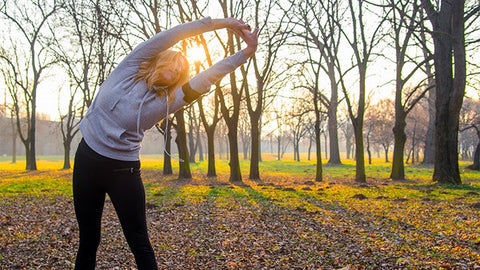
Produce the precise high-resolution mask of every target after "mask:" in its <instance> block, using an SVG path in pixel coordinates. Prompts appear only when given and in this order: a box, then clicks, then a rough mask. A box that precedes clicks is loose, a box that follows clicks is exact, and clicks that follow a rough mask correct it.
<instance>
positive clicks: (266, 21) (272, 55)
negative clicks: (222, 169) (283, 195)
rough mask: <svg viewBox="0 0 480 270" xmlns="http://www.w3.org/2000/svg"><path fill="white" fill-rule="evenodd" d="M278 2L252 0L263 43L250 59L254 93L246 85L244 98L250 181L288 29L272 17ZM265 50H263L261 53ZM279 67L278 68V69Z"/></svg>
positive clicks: (256, 173) (276, 85) (283, 20)
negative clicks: (265, 111) (248, 133)
mask: <svg viewBox="0 0 480 270" xmlns="http://www.w3.org/2000/svg"><path fill="white" fill-rule="evenodd" d="M279 4H280V3H278V2H277V1H274V0H269V1H260V0H255V1H254V3H253V8H254V12H253V15H254V22H255V26H256V27H259V29H260V31H259V36H260V37H259V38H260V40H261V41H263V42H262V43H261V44H260V45H261V46H259V48H260V50H259V51H258V52H257V53H256V55H255V56H254V57H253V58H252V65H253V69H254V73H255V79H256V80H255V82H256V84H255V88H254V89H255V91H254V92H253V93H252V91H251V89H250V86H249V85H248V84H245V97H246V103H247V110H248V114H249V115H250V127H251V130H250V133H251V135H250V136H251V158H250V174H249V179H252V180H259V179H260V170H259V162H260V160H261V147H260V142H261V119H262V116H263V112H264V110H265V107H266V106H268V105H269V104H271V103H272V101H273V98H274V97H275V95H276V92H277V91H278V89H280V87H279V86H280V84H281V83H282V82H281V80H279V79H278V78H279V76H278V75H279V74H278V72H275V70H276V69H278V68H279V64H280V63H279V57H278V53H279V51H280V49H281V47H282V46H283V45H284V44H285V42H286V41H287V35H288V34H289V32H290V31H289V30H290V26H289V24H288V22H287V21H286V18H287V17H286V16H285V14H283V15H282V16H280V17H279V18H275V17H274V15H275V14H276V12H275V7H276V6H278V5H279ZM263 49H264V50H263ZM280 68H281V67H280ZM241 70H242V72H243V77H244V78H245V79H246V78H247V73H246V69H245V68H241Z"/></svg>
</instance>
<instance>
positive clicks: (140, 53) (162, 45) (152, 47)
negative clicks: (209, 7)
mask: <svg viewBox="0 0 480 270" xmlns="http://www.w3.org/2000/svg"><path fill="white" fill-rule="evenodd" d="M208 31H213V26H212V19H211V18H210V17H206V18H203V19H200V20H197V21H192V22H188V23H184V24H180V25H177V26H175V27H172V28H170V29H168V30H165V31H162V32H160V33H157V34H156V35H155V36H153V37H152V38H150V39H148V40H146V41H144V42H142V43H140V44H139V45H138V46H137V47H135V49H134V50H133V51H132V52H131V53H130V54H129V55H127V57H125V59H124V61H123V62H124V63H125V64H127V65H128V66H139V65H140V63H142V62H144V61H146V60H148V59H151V58H152V57H153V56H155V55H157V54H158V53H159V52H162V51H164V50H166V49H168V48H170V47H172V46H173V45H175V44H176V43H177V42H179V41H180V40H183V39H185V38H188V37H192V36H196V35H200V34H202V33H204V32H208Z"/></svg>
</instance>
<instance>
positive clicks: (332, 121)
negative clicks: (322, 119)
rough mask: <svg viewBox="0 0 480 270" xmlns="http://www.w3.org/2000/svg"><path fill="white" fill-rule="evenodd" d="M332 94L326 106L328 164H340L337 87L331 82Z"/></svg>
mask: <svg viewBox="0 0 480 270" xmlns="http://www.w3.org/2000/svg"><path fill="white" fill-rule="evenodd" d="M331 84H332V94H331V97H330V104H329V106H328V136H329V144H330V159H329V160H328V163H329V164H342V162H341V160H340V148H339V146H338V120H337V108H338V101H337V99H338V97H337V95H338V86H337V84H336V83H334V82H332V83H331Z"/></svg>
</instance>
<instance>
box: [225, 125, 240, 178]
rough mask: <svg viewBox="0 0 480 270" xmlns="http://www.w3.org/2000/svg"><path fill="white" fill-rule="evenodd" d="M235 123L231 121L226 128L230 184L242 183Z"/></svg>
mask: <svg viewBox="0 0 480 270" xmlns="http://www.w3.org/2000/svg"><path fill="white" fill-rule="evenodd" d="M237 122H238V121H232V122H231V123H230V125H229V126H228V145H229V148H230V161H229V163H228V165H229V166H230V179H229V180H230V182H231V183H238V182H242V174H241V172H240V160H239V158H238V137H237Z"/></svg>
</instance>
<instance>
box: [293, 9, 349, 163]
mask: <svg viewBox="0 0 480 270" xmlns="http://www.w3.org/2000/svg"><path fill="white" fill-rule="evenodd" d="M340 5H341V3H340V2H339V1H334V0H329V1H310V0H309V1H303V2H301V3H299V4H297V5H296V7H297V11H296V12H291V14H294V15H293V16H297V24H298V26H300V27H301V29H302V30H303V31H300V32H299V33H298V34H297V35H298V36H300V37H301V38H302V39H303V40H305V42H302V46H304V47H306V48H307V50H308V51H309V53H308V55H309V59H308V62H309V63H310V65H311V66H312V67H311V68H312V70H314V73H316V75H315V77H314V78H313V79H314V80H315V83H314V85H316V87H315V88H314V89H313V90H314V91H317V93H316V95H317V96H318V100H317V101H321V103H322V104H323V106H325V108H327V110H328V135H329V140H328V142H329V149H330V159H329V160H328V163H330V164H341V160H340V150H339V145H338V118H337V111H338V104H339V100H338V88H339V80H338V77H339V76H342V75H341V74H339V73H338V71H339V69H337V68H336V64H337V63H338V61H339V60H338V59H339V58H340V55H341V54H339V53H338V50H339V48H340V44H341V36H342V35H341V32H340V31H338V25H337V23H338V22H339V21H340V18H341V17H342V13H343V12H345V11H344V10H342V9H341V8H340ZM318 55H320V57H318ZM315 70H317V71H315ZM321 72H322V73H323V74H325V75H326V76H327V78H328V80H329V84H330V85H329V86H330V97H327V96H326V95H325V94H324V93H322V92H320V91H319V89H318V88H319V87H323V86H321V85H319V84H320V82H323V81H324V78H323V77H322V76H321ZM314 106H315V105H314Z"/></svg>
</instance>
